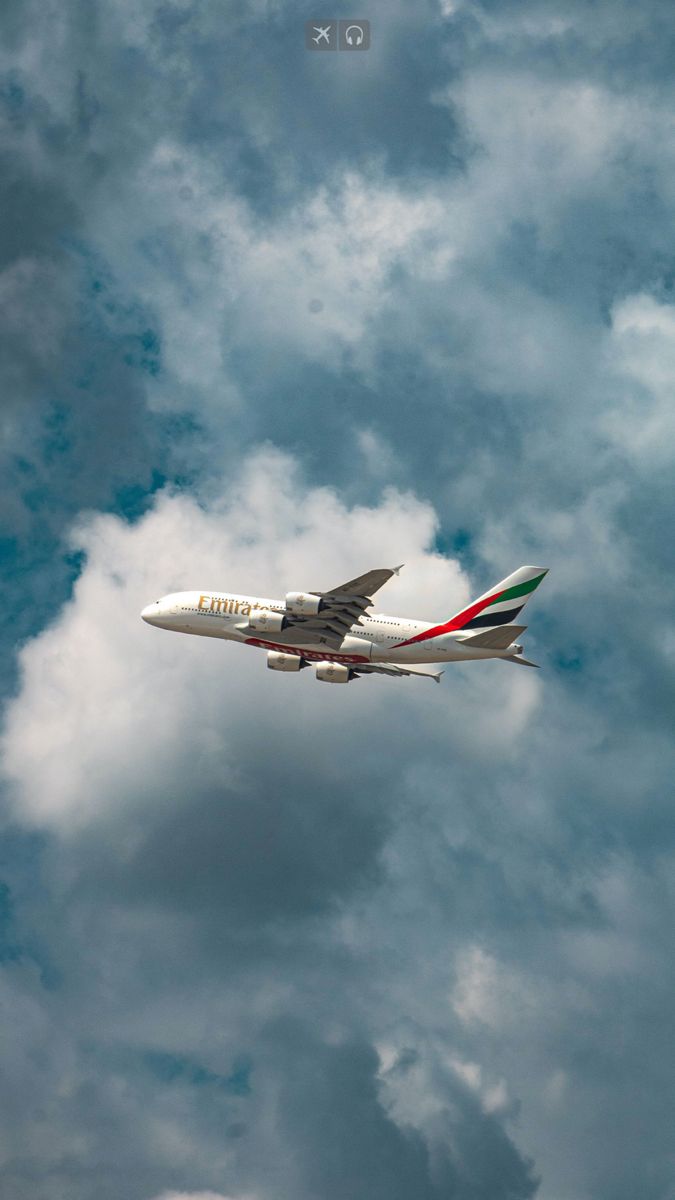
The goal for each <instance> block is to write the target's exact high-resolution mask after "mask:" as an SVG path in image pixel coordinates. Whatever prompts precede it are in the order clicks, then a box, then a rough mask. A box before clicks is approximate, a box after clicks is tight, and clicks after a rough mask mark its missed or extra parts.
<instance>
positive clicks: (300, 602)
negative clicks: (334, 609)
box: [286, 592, 324, 617]
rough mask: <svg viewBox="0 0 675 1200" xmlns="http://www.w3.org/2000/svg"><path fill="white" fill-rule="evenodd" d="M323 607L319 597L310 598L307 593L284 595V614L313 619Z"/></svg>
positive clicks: (288, 593)
mask: <svg viewBox="0 0 675 1200" xmlns="http://www.w3.org/2000/svg"><path fill="white" fill-rule="evenodd" d="M323 607H324V604H323V601H322V599H321V597H320V596H311V595H309V594H308V593H307V592H287V593H286V612H289V613H293V615H294V616H296V617H315V616H316V614H317V613H318V612H320V611H321V609H322V608H323Z"/></svg>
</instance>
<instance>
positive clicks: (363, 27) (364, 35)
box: [305, 20, 370, 50]
mask: <svg viewBox="0 0 675 1200" xmlns="http://www.w3.org/2000/svg"><path fill="white" fill-rule="evenodd" d="M305 46H306V48H307V50H370V21H361V20H350V21H332V20H330V21H329V20H322V21H319V20H316V21H305Z"/></svg>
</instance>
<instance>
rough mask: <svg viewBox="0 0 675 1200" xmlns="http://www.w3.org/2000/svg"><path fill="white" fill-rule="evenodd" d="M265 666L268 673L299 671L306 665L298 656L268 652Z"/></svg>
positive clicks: (276, 651)
mask: <svg viewBox="0 0 675 1200" xmlns="http://www.w3.org/2000/svg"><path fill="white" fill-rule="evenodd" d="M267 665H268V667H269V669H270V671H300V670H301V668H302V667H304V666H306V663H305V662H304V660H303V659H302V658H301V657H300V655H299V654H282V653H281V651H280V650H268V652H267Z"/></svg>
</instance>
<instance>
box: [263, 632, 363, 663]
mask: <svg viewBox="0 0 675 1200" xmlns="http://www.w3.org/2000/svg"><path fill="white" fill-rule="evenodd" d="M244 640H245V641H246V643H247V645H249V646H259V647H260V648H261V649H263V650H280V651H281V652H282V653H284V654H298V655H299V656H300V657H301V658H306V659H308V660H309V661H310V662H322V661H326V662H346V663H350V662H352V663H357V662H370V658H371V651H372V646H371V644H370V642H367V641H366V639H365V638H358V637H350V636H347V637H346V638H344V639H343V641H342V644H341V645H340V646H337V647H336V646H334V645H333V646H330V645H328V644H326V645H322V644H321V642H318V641H315V642H306V643H304V644H303V643H299V642H294V643H288V642H276V641H275V640H274V634H271V635H270V636H269V637H255V636H246V637H245V638H244Z"/></svg>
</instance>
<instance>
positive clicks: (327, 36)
mask: <svg viewBox="0 0 675 1200" xmlns="http://www.w3.org/2000/svg"><path fill="white" fill-rule="evenodd" d="M337 31H338V23H337V21H317V20H316V19H315V20H313V21H305V45H306V47H307V49H308V50H337Z"/></svg>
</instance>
